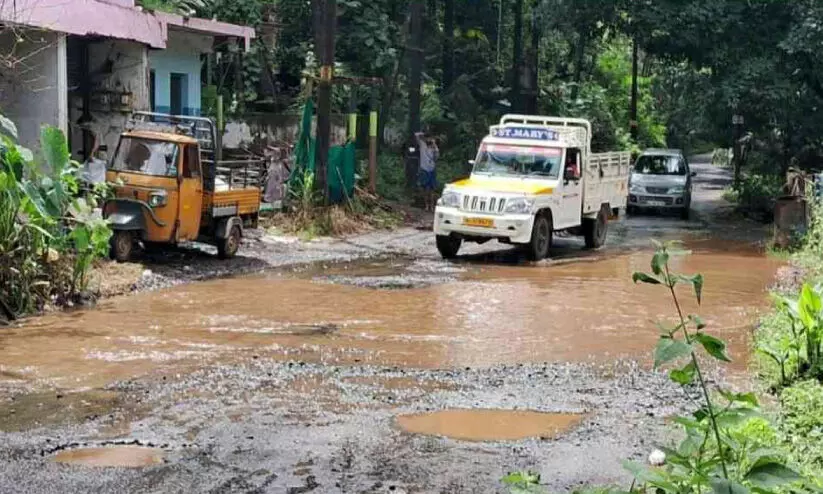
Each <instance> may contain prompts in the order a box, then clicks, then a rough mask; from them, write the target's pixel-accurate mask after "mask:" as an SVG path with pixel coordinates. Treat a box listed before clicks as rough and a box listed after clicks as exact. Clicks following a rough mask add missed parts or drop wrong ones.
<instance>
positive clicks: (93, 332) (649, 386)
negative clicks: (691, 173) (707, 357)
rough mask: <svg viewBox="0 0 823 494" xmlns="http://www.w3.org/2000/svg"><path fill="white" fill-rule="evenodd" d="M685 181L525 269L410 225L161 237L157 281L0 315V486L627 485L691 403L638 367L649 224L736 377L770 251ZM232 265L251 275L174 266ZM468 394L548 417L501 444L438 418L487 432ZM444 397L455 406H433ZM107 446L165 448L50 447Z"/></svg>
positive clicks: (532, 419)
mask: <svg viewBox="0 0 823 494" xmlns="http://www.w3.org/2000/svg"><path fill="white" fill-rule="evenodd" d="M699 173H701V174H702V173H703V171H699ZM706 173H707V174H708V175H709V177H710V178H709V179H708V180H709V181H711V182H712V183H715V182H716V177H714V175H713V174H716V173H721V172H717V171H711V170H710V171H709V172H706ZM700 177H701V175H698V178H699V179H700ZM721 178H722V177H721ZM700 187H701V185H700V183H698V189H699V190H698V193H696V195H695V208H696V210H697V211H696V215H695V217H694V218H693V219H692V220H691V221H689V222H685V223H684V222H682V221H680V220H677V219H673V218H661V217H655V216H652V217H633V218H629V219H623V220H621V222H620V223H618V224H616V225H614V228H613V230H612V233H611V235H610V237H609V241H608V243H607V247H606V248H605V249H602V250H600V251H597V252H586V251H582V250H581V247H582V242H581V241H580V240H579V239H576V238H566V237H561V238H558V239H557V242H556V244H555V248H554V250H553V252H552V255H553V259H552V260H550V261H546V262H541V263H536V264H533V263H528V262H526V261H524V260H523V259H522V258H521V256H520V255H519V254H518V253H517V252H515V251H513V250H512V249H511V248H509V247H506V246H500V245H497V244H495V243H494V242H490V243H489V244H486V245H484V246H480V247H478V246H469V247H468V248H467V249H466V250H465V251H464V252H462V255H461V257H460V258H459V259H458V260H457V261H456V262H454V263H446V262H443V261H441V260H439V258H438V257H437V254H436V251H435V249H434V246H433V238H432V235H431V233H430V232H426V231H419V230H417V229H409V228H407V229H401V230H398V231H396V232H391V233H386V232H375V233H371V234H368V235H362V236H358V237H353V238H349V239H346V240H345V241H343V242H332V241H327V240H322V241H319V242H312V243H309V244H302V243H283V242H272V241H270V239H267V238H266V237H265V236H260V237H257V238H252V239H251V242H250V243H249V244H247V246H246V247H245V248H244V250H243V251H242V252H241V254H242V255H241V257H240V258H238V259H236V260H234V261H231V262H229V263H223V264H221V261H217V260H215V259H212V258H211V257H208V256H207V255H206V254H202V255H201V254H199V253H197V251H189V250H181V251H179V252H174V253H171V254H168V255H165V257H162V258H159V259H156V260H154V261H152V262H154V263H155V264H151V265H147V266H148V267H147V268H146V269H149V270H150V272H149V273H146V272H143V275H141V276H142V281H141V282H140V286H136V287H132V289H136V290H138V291H141V290H149V289H150V291H145V292H143V293H138V294H136V295H132V296H128V297H117V298H112V299H109V300H105V301H103V302H101V303H100V304H99V305H98V307H97V308H96V309H94V310H83V311H76V312H72V313H67V314H52V315H48V316H45V317H41V318H36V319H32V320H29V321H23V322H22V323H21V324H18V325H16V326H12V327H10V328H7V329H4V330H3V331H2V332H0V400H2V406H1V407H0V410H2V411H0V430H2V431H4V432H0V492H24V493H28V492H32V493H50V492H61V493H63V492H69V493H71V492H168V491H171V492H215V493H227V492H323V493H326V492H330V493H336V492H341V493H342V492H358V493H360V492H369V493H383V492H426V493H428V492H448V493H463V492H465V493H478V492H498V491H499V490H500V486H499V483H498V480H499V478H500V477H501V476H503V475H504V474H505V473H507V472H508V471H512V470H518V469H532V470H537V471H540V472H541V473H542V474H543V478H544V479H546V481H547V482H548V487H549V488H550V489H551V490H552V491H558V490H570V489H574V488H577V487H579V486H580V485H581V484H582V483H587V484H603V483H607V484H608V483H614V482H618V483H622V482H624V481H626V479H627V475H626V473H625V472H624V471H623V469H622V467H621V461H622V460H624V459H627V458H629V459H638V460H641V461H642V459H643V458H646V457H647V456H648V453H649V451H650V450H651V449H653V448H654V447H656V446H658V445H659V444H661V443H666V442H667V440H668V438H669V435H670V430H669V429H667V428H666V424H665V418H666V417H670V416H671V415H673V414H676V413H682V412H687V411H690V410H691V408H692V407H693V400H694V399H695V396H694V395H693V393H692V392H693V391H694V390H687V391H686V392H684V391H683V390H681V389H679V388H676V387H674V386H673V385H671V384H670V383H668V381H667V378H666V376H665V374H662V373H656V372H653V371H651V370H650V365H649V363H650V362H649V357H648V356H649V355H650V354H651V348H652V347H653V345H654V342H655V340H656V337H657V333H658V330H657V328H656V327H655V325H654V322H653V320H654V319H656V318H660V317H669V316H670V315H671V314H672V313H673V308H672V307H671V305H670V301H669V300H668V299H667V298H666V297H665V294H663V293H660V292H659V291H657V290H654V289H653V287H645V286H635V285H633V284H632V283H631V281H630V276H631V273H632V271H634V270H638V269H647V267H648V260H649V244H650V242H649V239H650V238H651V237H654V238H669V239H681V240H684V241H685V242H686V244H687V246H688V247H689V248H691V249H693V250H694V255H692V256H690V257H688V258H684V259H678V260H676V261H674V262H673V266H674V267H675V269H677V270H682V271H685V272H702V273H703V274H704V276H705V278H706V286H705V290H704V297H705V301H704V304H703V306H702V307H697V306H695V305H694V304H693V302H686V308H687V310H688V311H689V312H698V313H699V314H700V315H701V316H703V319H705V320H706V321H707V323H708V324H709V330H710V331H712V332H713V333H714V334H718V335H719V336H722V337H725V338H727V339H730V340H731V342H730V346H731V350H732V352H733V353H734V356H735V357H736V361H737V364H736V365H737V366H738V367H737V368H736V370H737V371H739V370H740V369H742V368H744V366H745V361H746V355H747V350H746V342H747V338H748V331H749V329H748V327H749V325H750V324H751V323H752V322H753V321H754V318H755V317H756V314H757V311H758V309H759V308H761V307H764V305H765V300H766V298H765V296H766V294H765V287H766V286H768V285H769V283H770V281H771V277H772V276H773V275H774V272H775V270H776V269H777V268H778V267H779V263H778V262H777V261H772V260H769V259H767V258H766V257H765V256H763V254H762V247H761V246H760V244H759V243H758V242H759V241H760V240H762V231H760V230H758V229H756V228H754V227H753V226H752V225H749V224H737V223H733V224H732V223H719V222H713V220H711V216H710V213H712V212H715V211H718V210H719V208H720V207H721V204H720V203H719V202H718V201H720V199H719V192H716V191H708V192H711V194H715V193H716V194H717V195H718V197H714V196H713V195H707V194H708V192H707V191H706V190H701V189H700ZM701 201H705V202H701ZM132 269H133V268H132ZM240 272H243V273H252V274H247V275H245V276H243V277H239V278H230V279H216V280H211V281H204V282H201V283H191V284H187V282H189V281H193V280H198V279H205V278H213V277H214V276H222V275H226V274H237V273H240ZM682 295H683V297H684V300H685V299H686V298H690V297H689V295H688V293H687V292H686V291H685V290H684V291H683V293H682ZM708 378H709V379H710V381H711V382H718V381H721V380H724V379H725V378H726V376H725V375H724V374H723V373H720V372H716V371H713V372H710V373H709V375H708ZM12 410H13V413H12ZM472 410H475V411H472ZM476 410H491V411H495V410H496V411H509V412H512V411H514V412H516V413H519V414H520V413H527V412H532V413H537V414H540V415H536V416H532V415H529V417H528V420H516V421H509V422H506V421H502V422H500V424H498V425H500V427H501V428H503V429H505V426H507V425H509V423H514V424H515V426H516V427H517V428H518V431H519V432H521V433H522V431H521V429H525V426H526V425H535V427H534V429H532V430H529V431H527V432H528V434H526V435H524V436H522V437H520V436H518V437H517V438H514V437H512V438H511V440H506V441H501V440H499V439H500V438H501V437H506V434H514V432H511V431H509V430H503V431H500V432H499V433H496V434H495V435H494V438H493V439H495V440H492V441H488V440H479V441H477V440H476V441H466V440H462V439H453V438H450V437H445V436H444V435H449V434H451V435H455V434H458V433H459V432H460V430H459V429H460V427H463V429H462V430H463V432H466V434H467V435H469V433H472V432H477V431H480V432H481V433H484V432H489V431H490V430H492V428H493V427H492V425H489V423H488V422H483V421H482V420H475V419H474V418H473V416H474V415H475V414H477V413H481V414H482V413H496V412H476ZM444 411H446V412H445V413H447V417H448V418H449V419H452V418H455V416H456V417H458V418H460V419H461V420H457V421H456V423H455V424H453V423H450V422H448V420H440V419H435V417H442V414H443V413H444ZM449 411H451V412H449ZM437 412H440V414H439V415H438V414H437ZM455 414H469V415H470V417H469V418H465V417H462V416H459V415H455ZM398 417H404V418H401V419H398ZM557 417H565V418H567V419H568V420H569V421H570V422H575V423H561V424H558V423H557V420H559V419H558V418H557ZM486 418H488V417H486ZM398 420H401V421H406V420H414V421H423V422H424V425H430V426H431V427H426V428H421V429H419V431H420V432H422V433H421V434H417V433H409V432H404V431H403V430H402V429H401V428H400V427H399V426H398ZM546 420H549V421H554V422H551V423H545V422H544V421H546ZM427 421H428V424H425V423H426V422H427ZM443 424H445V427H444V428H443V429H442V430H440V432H437V431H432V427H434V428H435V429H436V428H437V427H438V426H443ZM560 425H565V426H567V427H559V426H560ZM458 426H459V427H458ZM553 426H558V427H553ZM447 433H448V434H447ZM429 434H434V435H429ZM488 438H489V437H486V439H488ZM481 439H484V438H481ZM114 446H142V447H146V448H151V447H155V448H158V450H160V451H162V454H163V456H162V460H163V462H162V463H157V464H154V465H151V466H147V467H143V468H137V469H123V468H102V469H96V470H94V475H90V474H89V473H88V469H87V468H81V467H80V466H76V465H66V464H59V463H57V462H55V461H54V456H55V454H60V452H63V451H76V450H78V449H79V448H107V449H108V448H112V447H114ZM66 454H68V453H66Z"/></svg>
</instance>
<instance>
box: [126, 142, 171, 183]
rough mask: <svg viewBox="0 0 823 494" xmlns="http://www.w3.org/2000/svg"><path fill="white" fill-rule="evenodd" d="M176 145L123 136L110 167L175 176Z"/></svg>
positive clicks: (148, 173) (153, 174)
mask: <svg viewBox="0 0 823 494" xmlns="http://www.w3.org/2000/svg"><path fill="white" fill-rule="evenodd" d="M177 153H178V146H177V144H175V143H173V142H166V141H156V140H151V139H142V138H136V137H123V138H121V139H120V144H119V145H118V146H117V152H116V153H115V155H114V159H113V160H112V161H111V169H112V170H115V171H120V172H134V173H142V174H144V175H152V176H155V177H176V176H177Z"/></svg>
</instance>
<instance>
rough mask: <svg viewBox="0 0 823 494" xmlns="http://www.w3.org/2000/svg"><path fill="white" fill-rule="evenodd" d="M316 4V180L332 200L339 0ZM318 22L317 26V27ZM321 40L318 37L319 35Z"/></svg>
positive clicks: (322, 1) (321, 1)
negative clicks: (330, 174)
mask: <svg viewBox="0 0 823 494" xmlns="http://www.w3.org/2000/svg"><path fill="white" fill-rule="evenodd" d="M315 5H316V6H318V7H320V8H322V12H321V13H320V21H321V28H322V32H321V33H320V35H321V36H320V37H321V39H322V43H321V46H320V57H319V58H320V80H319V81H318V84H317V150H316V158H315V160H316V168H315V180H317V185H318V188H319V189H320V190H321V191H322V193H323V200H324V201H328V199H329V194H328V192H329V191H328V180H327V176H326V175H327V173H328V172H327V170H328V168H329V148H330V147H331V90H332V82H333V79H334V43H335V29H336V27H337V0H317V1H316V2H315ZM317 27H318V26H317V24H315V28H317ZM315 39H317V36H315Z"/></svg>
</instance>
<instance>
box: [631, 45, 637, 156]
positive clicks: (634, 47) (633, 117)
mask: <svg viewBox="0 0 823 494" xmlns="http://www.w3.org/2000/svg"><path fill="white" fill-rule="evenodd" d="M637 62H638V60H637V39H636V38H635V39H634V40H632V95H631V103H630V107H629V131H630V132H631V136H632V140H633V141H634V142H637V135H638V130H639V129H638V127H637Z"/></svg>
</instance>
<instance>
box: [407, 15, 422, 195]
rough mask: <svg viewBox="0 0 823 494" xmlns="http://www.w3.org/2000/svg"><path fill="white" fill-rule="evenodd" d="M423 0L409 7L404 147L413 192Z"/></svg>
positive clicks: (415, 173) (418, 156)
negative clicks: (407, 78) (406, 130)
mask: <svg viewBox="0 0 823 494" xmlns="http://www.w3.org/2000/svg"><path fill="white" fill-rule="evenodd" d="M424 13H425V4H424V3H423V0H412V2H411V6H410V11H409V14H410V17H411V19H410V26H409V27H410V31H411V46H410V47H409V50H408V51H409V140H408V143H407V146H406V187H407V188H408V190H409V191H412V190H414V187H415V185H416V183H417V168H418V166H419V159H420V150H419V149H418V145H417V140H416V139H415V134H416V133H418V132H420V84H421V81H422V77H423V15H424Z"/></svg>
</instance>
